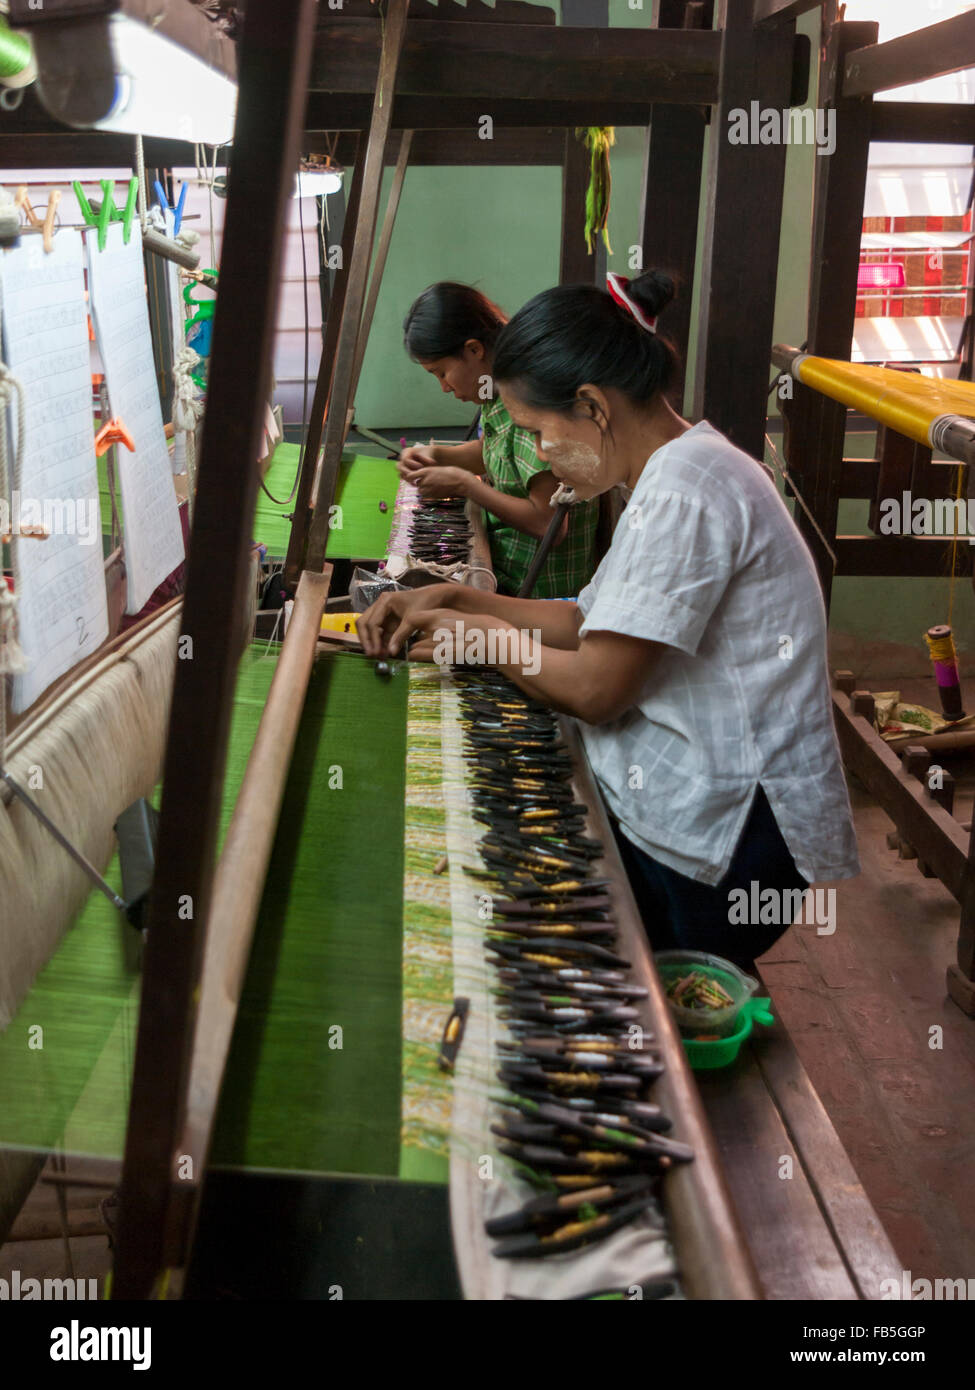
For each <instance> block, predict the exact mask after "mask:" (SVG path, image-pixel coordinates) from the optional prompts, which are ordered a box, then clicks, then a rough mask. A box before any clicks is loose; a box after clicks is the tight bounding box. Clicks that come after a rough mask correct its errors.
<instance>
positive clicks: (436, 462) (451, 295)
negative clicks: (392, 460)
mask: <svg viewBox="0 0 975 1390" xmlns="http://www.w3.org/2000/svg"><path fill="white" fill-rule="evenodd" d="M505 323H507V317H506V316H505V315H504V314H503V313H502V312H501V310H500V309H499V308H498V307H497V305H496V304H492V303H491V301H490V300H489V299H487V298H486V297H485V296H484V295H483V294H481V293H480V291H479V290H475V289H473V288H472V287H471V286H470V285H459V284H455V283H453V282H451V281H441V282H440V283H439V284H436V285H431V286H430V288H429V289H427V290H424V291H423V293H422V294H421V295H420V297H419V299H417V300H416V302H415V303H414V304H413V306H412V308H411V309H410V312H409V313H408V314H407V316H406V322H405V323H404V325H403V332H404V338H405V342H406V350H407V352H408V353H409V354H410V356H411V357H412V358H413V360H414V361H415V362H418V363H419V364H420V366H421V367H423V368H424V369H425V370H426V371H428V372H429V373H430V374H431V376H435V377H436V378H437V380H438V381H439V382H440V385H441V389H442V390H444V391H447V392H449V393H450V394H451V395H453V396H456V397H457V399H458V400H461V401H472V402H474V403H479V404H480V405H481V427H482V431H483V434H482V437H481V438H480V439H473V440H471V441H469V442H468V443H466V444H455V445H443V444H436V445H434V444H431V445H414V446H413V447H412V448H409V449H406V450H404V452H403V453H402V454H401V455H400V465H399V467H400V474H401V475H402V477H404V478H405V479H406V480H407V481H408V482H411V483H413V484H415V486H416V487H417V488H418V489H419V492H420V495H421V496H422V497H469V498H471V499H472V500H473V501H474V502H476V503H477V504H478V505H479V506H481V507H483V508H484V512H485V518H484V519H485V525H486V530H487V534H488V540H489V542H490V545H491V562H492V564H493V566H494V572H495V574H496V576H497V580H498V591H499V593H502V594H517V592H518V590H519V588H520V587H521V583H522V580H523V579H524V578H525V575H526V574H527V572H528V567H529V565H530V564H531V562H532V558H533V556H534V554H535V549H536V547H537V544H538V541H539V540H540V539H541V537H542V536H543V535H544V534H545V531H546V530H547V528H548V524H549V522H550V521H551V518H552V510H551V508H550V506H549V499H550V498H551V496H552V494H553V493H554V492H555V490H556V488H557V486H558V484H557V482H556V480H555V478H554V477H553V476H552V474H551V472H550V471H549V468H548V465H547V464H545V463H541V462H540V461H539V459H538V455H537V453H536V451H535V438H534V436H533V435H531V434H529V433H528V431H527V430H521V429H518V428H517V426H516V425H515V424H514V423H513V422H512V419H511V416H510V415H509V414H508V412H507V410H505V408H504V405H503V404H502V402H501V399H500V397H498V396H497V395H496V394H495V390H494V383H493V381H492V379H491V364H492V360H493V356H494V343H495V339H496V338H497V336H498V334H499V333H500V331H501V329H502V327H503V326H504V324H505ZM482 474H483V478H482V477H481V475H482ZM598 511H599V503H598V500H594V501H589V502H580V503H579V504H578V505H577V506H575V507H573V508H572V509H571V510H570V511H569V513H568V515H567V517H566V520H565V522H564V523H563V529H562V534H561V536H560V538H559V540H558V541H557V542H556V544H555V545H554V546H553V547H552V550H551V552H550V553H549V557H548V559H547V560H546V562H545V564H544V566H543V567H542V570H541V573H540V574H539V576H538V580H537V581H536V584H535V588H534V597H535V598H574V597H575V595H576V594H578V593H579V591H580V590H581V589H583V588H584V587H585V586H586V584H588V582H589V580H590V579H591V578H592V574H593V571H594V569H595V568H596V557H595V543H596V521H597V517H598Z"/></svg>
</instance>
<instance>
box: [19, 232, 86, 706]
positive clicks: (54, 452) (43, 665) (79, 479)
mask: <svg viewBox="0 0 975 1390" xmlns="http://www.w3.org/2000/svg"><path fill="white" fill-rule="evenodd" d="M0 282H2V311H3V337H4V355H5V359H6V362H7V364H8V366H9V367H10V370H11V371H12V372H13V374H14V376H15V377H16V378H17V380H18V381H19V382H20V383H21V385H22V386H23V388H24V404H25V430H24V435H25V437H24V457H23V466H22V474H21V479H20V489H19V491H20V497H19V498H12V499H11V504H12V505H11V515H10V523H11V530H12V532H13V543H12V554H13V568H14V585H15V591H16V593H17V595H18V597H19V601H20V602H19V621H20V640H21V646H22V647H23V649H24V655H25V656H26V657H27V659H28V662H29V663H30V664H29V668H28V670H27V672H26V674H25V675H22V676H17V677H16V678H15V680H14V687H13V707H14V710H15V711H16V712H18V713H20V712H21V711H22V710H25V709H27V708H28V707H29V706H30V705H32V704H33V703H34V701H35V700H36V699H37V698H38V696H40V695H41V694H42V693H43V691H45V690H46V689H47V687H48V686H49V685H50V684H51V682H52V681H54V680H56V679H57V678H58V676H61V675H63V674H64V672H65V671H68V670H70V669H71V667H72V666H74V665H75V664H76V663H77V662H79V661H81V659H82V658H83V657H86V656H90V655H91V653H92V652H93V651H95V650H96V648H97V647H99V646H100V645H101V643H102V642H104V641H105V639H106V637H107V636H108V608H107V603H106V597H105V567H104V561H103V557H102V528H101V517H100V513H99V503H98V473H97V470H96V466H95V449H94V430H93V428H92V413H91V370H90V362H89V351H88V324H87V317H86V310H85V277H84V255H83V248H82V244H81V237H80V235H79V233H78V232H75V231H70V230H65V231H61V232H58V233H57V235H56V236H55V238H54V250H53V251H52V252H51V253H50V254H46V253H45V252H44V250H43V247H42V245H41V238H40V237H39V236H38V237H24V238H22V240H21V244H20V245H19V246H18V247H16V248H15V249H13V250H11V251H6V252H4V253H3V254H2V255H0ZM10 417H11V430H10V432H9V433H8V440H9V445H8V454H7V457H8V460H9V461H10V462H11V464H12V462H13V452H14V448H15V447H16V414H15V412H14V411H11V412H10ZM22 523H23V524H26V525H39V526H43V527H44V528H45V529H46V530H48V531H49V532H50V535H49V537H48V538H47V539H46V540H40V539H29V538H26V537H21V536H20V534H19V531H20V526H21V524H22ZM0 582H2V581H0Z"/></svg>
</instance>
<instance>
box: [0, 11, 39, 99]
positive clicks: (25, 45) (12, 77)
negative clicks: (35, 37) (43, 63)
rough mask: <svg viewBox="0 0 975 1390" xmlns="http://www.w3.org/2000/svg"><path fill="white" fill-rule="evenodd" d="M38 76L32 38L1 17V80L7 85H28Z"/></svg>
mask: <svg viewBox="0 0 975 1390" xmlns="http://www.w3.org/2000/svg"><path fill="white" fill-rule="evenodd" d="M36 76H37V64H36V63H35V62H34V50H33V48H32V46H31V41H30V39H29V38H27V36H26V35H25V34H20V33H15V32H14V31H13V30H12V29H11V28H10V27H9V26H8V24H7V22H6V20H4V19H0V82H2V83H3V84H4V86H5V87H26V86H27V84H28V83H29V82H33V81H34V78H35V77H36Z"/></svg>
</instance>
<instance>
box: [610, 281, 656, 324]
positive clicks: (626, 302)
mask: <svg viewBox="0 0 975 1390" xmlns="http://www.w3.org/2000/svg"><path fill="white" fill-rule="evenodd" d="M629 284H630V282H629V280H627V278H626V276H625V275H617V274H616V273H615V272H614V271H612V270H611V271H610V272H609V274H608V275H607V276H606V288H607V289H608V290H609V292H610V294H611V295H612V296H613V298H614V299H615V301H616V303H617V304H618V305H619V306H620V308H621V309H625V310H626V312H627V313H628V314H629V315H630V317H631V318H634V319H636V321H637V323H638V324H639V325H640V327H641V328H645V329H646V330H647V332H648V333H656V331H657V320H656V319H655V318H654V319H648V318H647V316H646V314H645V313H644V312H643V310H642V309H641V308H640V306H639V304H637V302H636V300H635V299H632V298H631V297H630V295H629V294H628V293H627V290H628V288H629Z"/></svg>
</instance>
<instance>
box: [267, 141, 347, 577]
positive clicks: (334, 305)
mask: <svg viewBox="0 0 975 1390" xmlns="http://www.w3.org/2000/svg"><path fill="white" fill-rule="evenodd" d="M355 139H356V145H357V146H358V144H359V135H358V132H356V137H355ZM352 163H353V171H352V184H351V187H350V189H349V200H348V202H347V204H346V207H345V222H344V224H343V227H342V268H341V270H340V271H339V272H338V274H337V275H336V277H335V289H334V291H333V294H332V299H331V303H330V304H329V306H328V318H327V319H326V321H325V336H324V340H323V342H322V355H321V357H320V359H319V362H318V377H317V378H316V381H315V394H314V396H313V397H312V403H311V415H310V416H309V419H308V433H307V435H306V436H305V446H304V451H303V453H302V457H301V473H300V475H299V478H298V487H297V489H296V492H295V504H294V511H293V513H292V516H291V535H290V536H289V538H288V554H287V557H286V559H285V562H284V582H285V584H286V586H287V587H288V589H289V590H291V591H292V592H293V591H294V589H295V587H296V585H297V583H298V578H299V576H300V574H301V572H302V570H303V569H304V568H305V551H306V549H307V547H308V529H309V527H310V526H311V490H312V486H313V484H314V481H315V470H316V469H317V467H318V454H319V450H320V449H321V447H322V433H323V431H324V429H325V414H326V411H327V409H328V399H329V392H330V391H331V389H332V373H333V372H334V370H335V352H336V349H337V347H338V341H339V329H340V328H341V326H342V316H343V313H344V309H345V291H346V287H347V286H348V283H349V267H350V265H351V264H352V248H353V246H354V244H355V233H356V227H357V226H358V225H359V201H360V198H361V195H362V171H363V160H362V159H359V158H357V157H356V154H355V151H353V159H352Z"/></svg>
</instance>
